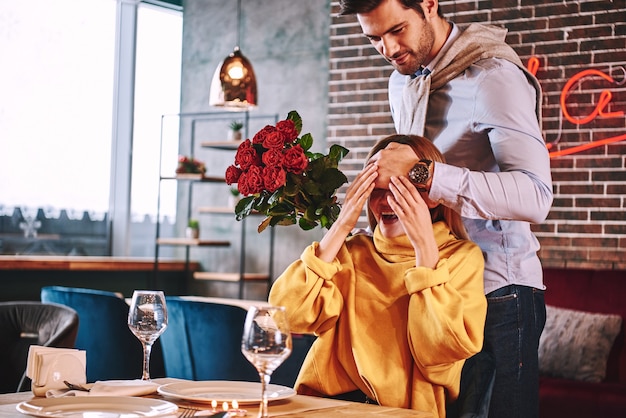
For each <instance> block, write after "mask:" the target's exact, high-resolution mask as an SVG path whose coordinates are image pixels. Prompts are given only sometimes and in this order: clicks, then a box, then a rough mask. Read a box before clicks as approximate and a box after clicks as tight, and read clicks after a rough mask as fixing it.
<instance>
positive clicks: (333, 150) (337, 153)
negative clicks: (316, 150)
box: [328, 144, 350, 163]
mask: <svg viewBox="0 0 626 418" xmlns="http://www.w3.org/2000/svg"><path fill="white" fill-rule="evenodd" d="M349 152H350V150H349V149H347V148H344V147H342V146H341V145H339V144H333V145H331V147H330V150H329V152H328V157H329V158H330V159H331V160H332V161H334V162H335V163H339V161H341V160H343V157H345V156H346V155H348V153H349Z"/></svg>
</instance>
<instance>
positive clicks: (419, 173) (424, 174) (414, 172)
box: [409, 163, 430, 184]
mask: <svg viewBox="0 0 626 418" xmlns="http://www.w3.org/2000/svg"><path fill="white" fill-rule="evenodd" d="M429 175H430V172H429V171H428V167H427V166H426V164H424V163H417V164H415V165H414V166H413V168H412V169H411V171H409V180H411V182H412V183H414V184H424V183H426V181H427V180H428V177H429Z"/></svg>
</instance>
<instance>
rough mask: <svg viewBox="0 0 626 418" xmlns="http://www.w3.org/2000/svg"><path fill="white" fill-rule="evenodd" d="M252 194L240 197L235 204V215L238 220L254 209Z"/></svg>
mask: <svg viewBox="0 0 626 418" xmlns="http://www.w3.org/2000/svg"><path fill="white" fill-rule="evenodd" d="M254 199H255V197H254V196H247V197H244V198H242V199H241V200H240V201H239V202H237V205H236V206H235V215H236V219H237V220H238V221H240V220H242V219H243V218H245V217H246V216H248V215H250V213H251V212H252V211H253V210H254Z"/></svg>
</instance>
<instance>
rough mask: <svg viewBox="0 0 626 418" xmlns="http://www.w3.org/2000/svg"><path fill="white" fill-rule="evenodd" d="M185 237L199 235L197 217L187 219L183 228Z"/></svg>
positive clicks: (197, 236) (195, 237)
mask: <svg viewBox="0 0 626 418" xmlns="http://www.w3.org/2000/svg"><path fill="white" fill-rule="evenodd" d="M185 237H187V238H191V239H198V238H199V237H200V222H198V220H197V219H189V221H188V222H187V228H186V229H185Z"/></svg>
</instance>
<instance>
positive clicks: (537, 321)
mask: <svg viewBox="0 0 626 418" xmlns="http://www.w3.org/2000/svg"><path fill="white" fill-rule="evenodd" d="M487 303H488V305H487V320H486V323H485V343H484V348H483V350H484V351H488V352H489V353H491V355H492V356H493V357H494V359H495V362H496V379H495V383H494V387H493V393H492V396H491V405H490V408H489V417H490V418H516V417H519V418H536V417H539V361H538V358H537V351H538V348H539V336H540V335H541V332H542V331H543V327H544V325H545V323H546V305H545V301H544V297H543V290H539V289H534V288H532V287H527V286H517V285H509V286H506V287H503V288H501V289H498V290H495V291H493V292H491V293H489V294H488V295H487Z"/></svg>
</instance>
